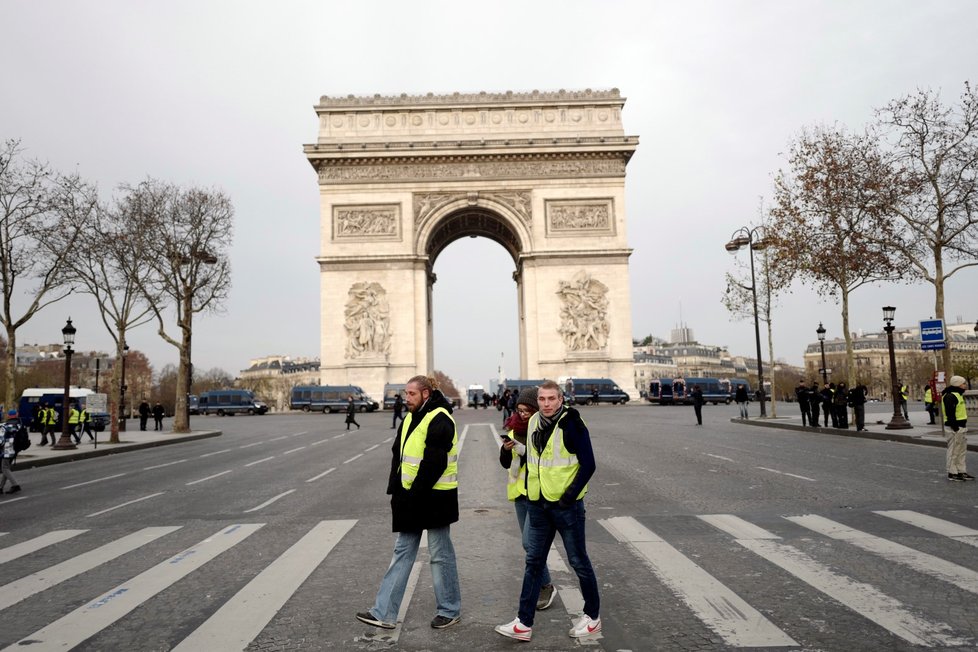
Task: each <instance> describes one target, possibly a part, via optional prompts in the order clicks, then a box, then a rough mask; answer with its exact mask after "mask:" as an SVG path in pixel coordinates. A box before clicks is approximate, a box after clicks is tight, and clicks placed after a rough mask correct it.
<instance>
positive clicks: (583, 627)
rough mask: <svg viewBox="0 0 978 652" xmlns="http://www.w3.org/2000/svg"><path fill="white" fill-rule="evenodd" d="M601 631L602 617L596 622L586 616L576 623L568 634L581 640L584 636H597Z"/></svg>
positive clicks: (596, 619)
mask: <svg viewBox="0 0 978 652" xmlns="http://www.w3.org/2000/svg"><path fill="white" fill-rule="evenodd" d="M600 631H601V617H600V616H599V617H597V618H595V619H594V620H592V619H591V617H590V616H589V615H587V614H584V615H583V616H581V617H580V618H578V619H577V620H575V621H574V626H573V627H571V628H570V631H569V632H568V634H570V635H571V637H573V638H581V637H583V636H590V635H591V634H597V633H598V632H600Z"/></svg>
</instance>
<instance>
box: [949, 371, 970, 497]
mask: <svg viewBox="0 0 978 652" xmlns="http://www.w3.org/2000/svg"><path fill="white" fill-rule="evenodd" d="M966 389H968V381H966V380H965V379H964V377H962V376H951V380H949V381H948V383H947V388H945V390H944V391H943V392H942V393H941V397H942V400H941V406H942V407H943V408H944V425H945V426H947V427H948V430H946V431H945V437H947V479H948V480H952V481H954V482H963V481H965V480H974V479H975V476H973V475H971V474H970V473H967V472H965V460H966V458H967V452H968V436H967V435H968V411H967V410H966V409H965V405H964V390H966Z"/></svg>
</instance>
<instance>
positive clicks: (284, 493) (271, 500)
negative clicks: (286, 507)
mask: <svg viewBox="0 0 978 652" xmlns="http://www.w3.org/2000/svg"><path fill="white" fill-rule="evenodd" d="M294 492H295V489H289V490H288V491H283V492H282V493H280V494H279V495H277V496H275V497H274V498H269V499H268V500H266V501H265V502H263V503H262V504H261V505H258V506H257V507H252V508H251V509H246V510H245V511H244V513H245V514H248V513H250V512H257V511H258V510H259V509H264V508H266V507H268V506H269V505H271V504H272V503H274V502H275V501H276V500H279V499H280V498H285V497H286V496H288V495H289V494H291V493H294Z"/></svg>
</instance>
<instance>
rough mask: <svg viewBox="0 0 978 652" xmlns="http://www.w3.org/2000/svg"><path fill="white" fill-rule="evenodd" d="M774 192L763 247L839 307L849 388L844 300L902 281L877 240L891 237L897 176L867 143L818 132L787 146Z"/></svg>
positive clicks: (848, 338)
mask: <svg viewBox="0 0 978 652" xmlns="http://www.w3.org/2000/svg"><path fill="white" fill-rule="evenodd" d="M774 190H775V195H774V206H773V208H772V209H771V211H770V220H769V229H768V239H769V246H770V247H772V248H773V249H774V251H775V252H776V255H777V258H778V260H779V263H780V264H782V265H785V266H787V267H788V268H790V269H791V270H792V271H793V272H794V273H795V274H796V275H797V277H798V278H800V279H804V280H808V281H811V282H812V283H813V284H814V286H815V288H816V291H817V292H818V293H819V294H820V295H822V296H829V297H832V298H833V299H835V300H837V301H839V303H840V304H841V307H842V332H843V334H844V335H845V341H846V367H847V370H848V376H847V383H848V384H849V385H850V386H851V385H852V384H853V383H854V382H855V381H856V378H855V368H854V365H853V348H852V334H851V333H850V331H849V297H850V295H851V294H852V292H854V291H855V290H856V289H858V288H860V287H862V286H863V285H866V284H868V283H874V282H878V281H889V280H895V279H899V278H903V277H905V276H906V275H903V276H902V275H901V273H900V271H899V270H898V269H897V267H896V264H895V261H894V259H895V258H896V256H895V252H893V250H892V249H891V248H888V247H886V245H885V244H884V242H883V241H884V240H886V236H887V234H889V233H892V226H891V225H892V220H891V219H889V218H890V216H891V211H892V206H893V202H894V201H895V198H896V197H897V196H898V195H899V193H900V191H901V186H900V179H899V176H898V175H894V173H893V171H892V168H891V167H890V166H889V165H888V164H887V162H886V161H885V160H884V158H883V156H882V154H881V153H880V152H879V150H878V148H877V145H876V141H875V140H874V139H873V138H872V137H870V136H865V135H853V134H848V133H846V132H845V131H843V130H841V129H838V128H826V127H818V128H815V129H811V130H806V131H803V132H802V134H801V136H800V137H799V138H798V139H797V140H795V141H794V142H792V143H791V145H790V148H789V153H788V169H787V170H780V171H779V172H778V174H777V175H776V177H775V185H774Z"/></svg>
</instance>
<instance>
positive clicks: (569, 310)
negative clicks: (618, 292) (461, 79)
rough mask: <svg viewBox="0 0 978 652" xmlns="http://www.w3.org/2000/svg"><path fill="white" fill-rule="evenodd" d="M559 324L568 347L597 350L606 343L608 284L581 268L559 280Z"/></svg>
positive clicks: (559, 329) (608, 326)
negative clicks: (567, 279)
mask: <svg viewBox="0 0 978 652" xmlns="http://www.w3.org/2000/svg"><path fill="white" fill-rule="evenodd" d="M557 296H559V297H560V302H561V306H560V327H559V328H558V329H557V332H558V333H560V335H561V337H563V338H564V345H565V346H566V347H567V350H568V351H599V350H602V349H604V348H605V347H606V346H607V344H608V334H609V333H610V332H611V325H610V324H609V323H608V286H607V285H605V284H604V283H602V282H601V281H598V280H596V279H595V278H593V277H592V276H591V275H590V274H588V273H587V272H585V271H583V270H582V271H580V272H578V273H577V274H576V275H575V276H574V278H573V279H572V280H570V281H559V282H558V287H557Z"/></svg>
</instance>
